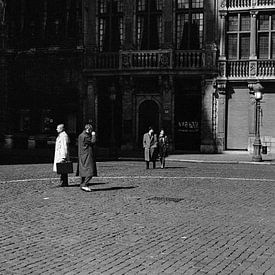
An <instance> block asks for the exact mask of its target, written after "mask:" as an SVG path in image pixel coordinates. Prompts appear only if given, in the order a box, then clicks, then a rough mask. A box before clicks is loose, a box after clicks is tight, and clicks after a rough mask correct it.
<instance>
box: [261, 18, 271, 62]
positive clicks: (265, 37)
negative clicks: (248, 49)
mask: <svg viewBox="0 0 275 275" xmlns="http://www.w3.org/2000/svg"><path fill="white" fill-rule="evenodd" d="M258 58H262V59H263V58H266V59H269V58H275V15H274V14H272V15H271V14H260V15H259V17H258Z"/></svg>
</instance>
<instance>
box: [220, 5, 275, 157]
mask: <svg viewBox="0 0 275 275" xmlns="http://www.w3.org/2000/svg"><path fill="white" fill-rule="evenodd" d="M274 11H275V1H269V0H249V1H243V0H237V1H233V0H228V1H223V2H222V3H221V6H220V10H219V14H220V30H221V33H220V38H221V39H220V47H219V51H220V54H219V77H218V78H217V81H216V88H217V98H218V100H217V101H218V130H217V142H218V143H219V144H220V148H221V150H225V149H233V150H239V149H240V150H249V151H252V149H253V141H254V136H255V120H256V117H255V116H256V112H255V105H256V104H255V89H256V88H257V87H258V84H260V86H261V88H263V93H264V95H263V100H262V101H261V112H260V118H259V119H260V128H261V139H262V144H263V145H265V146H267V149H268V152H272V151H274V146H275V144H274V142H275V139H274V136H275V120H274V114H275V113H274V112H275V109H274V103H275V93H274V92H275V82H274V81H275V72H274V58H275V15H274Z"/></svg>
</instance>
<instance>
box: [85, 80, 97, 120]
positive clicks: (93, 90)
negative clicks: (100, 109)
mask: <svg viewBox="0 0 275 275" xmlns="http://www.w3.org/2000/svg"><path fill="white" fill-rule="evenodd" d="M85 107H86V108H85V109H86V113H85V121H86V122H91V123H93V124H95V125H97V86H96V79H95V78H92V79H89V80H88V84H87V97H86V104H85Z"/></svg>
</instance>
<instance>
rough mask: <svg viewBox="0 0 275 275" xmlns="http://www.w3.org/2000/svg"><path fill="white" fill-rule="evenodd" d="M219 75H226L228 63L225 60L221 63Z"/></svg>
mask: <svg viewBox="0 0 275 275" xmlns="http://www.w3.org/2000/svg"><path fill="white" fill-rule="evenodd" d="M219 75H220V76H222V77H225V76H226V63H225V62H220V63H219Z"/></svg>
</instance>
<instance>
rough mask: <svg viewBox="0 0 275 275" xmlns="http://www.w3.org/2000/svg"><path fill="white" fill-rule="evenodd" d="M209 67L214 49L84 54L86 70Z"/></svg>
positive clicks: (214, 52)
mask: <svg viewBox="0 0 275 275" xmlns="http://www.w3.org/2000/svg"><path fill="white" fill-rule="evenodd" d="M210 67H214V68H215V67H216V50H207V51H205V50H190V51H188V50H176V51H173V50H172V49H168V50H150V51H120V52H117V53H95V54H90V55H87V56H86V69H88V70H141V69H148V70H156V69H157V70H161V69H191V70H192V69H205V68H210Z"/></svg>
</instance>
